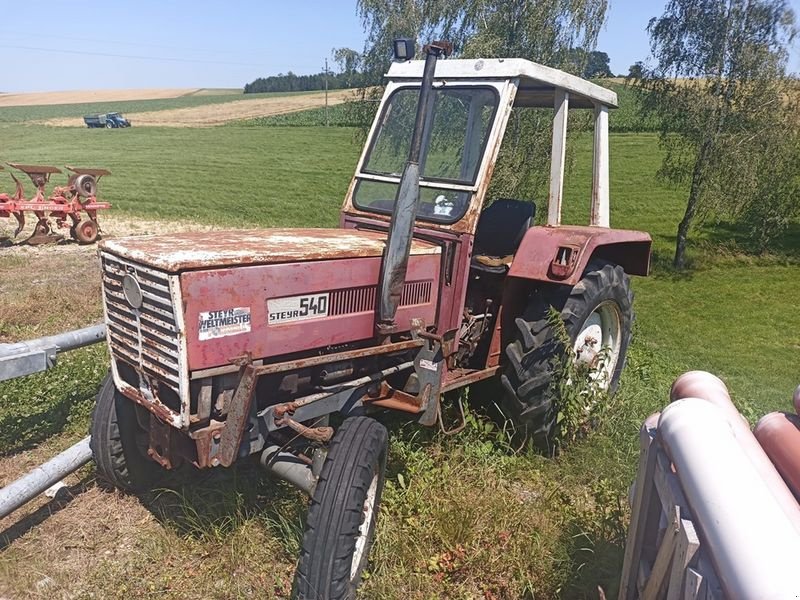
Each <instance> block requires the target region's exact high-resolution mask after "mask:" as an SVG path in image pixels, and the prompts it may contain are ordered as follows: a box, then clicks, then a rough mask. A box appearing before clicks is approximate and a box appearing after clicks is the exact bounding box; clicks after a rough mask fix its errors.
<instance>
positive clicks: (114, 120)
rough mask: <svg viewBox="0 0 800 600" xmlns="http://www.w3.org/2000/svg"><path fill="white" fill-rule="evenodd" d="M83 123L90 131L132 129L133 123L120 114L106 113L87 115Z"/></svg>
mask: <svg viewBox="0 0 800 600" xmlns="http://www.w3.org/2000/svg"><path fill="white" fill-rule="evenodd" d="M83 122H84V123H86V126H87V127H89V128H90V129H94V128H97V127H105V128H106V129H117V128H119V127H130V126H131V122H130V121H128V119H126V118H125V117H123V116H122V115H121V114H120V113H106V114H104V115H86V116H85V117H83Z"/></svg>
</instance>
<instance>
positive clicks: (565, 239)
mask: <svg viewBox="0 0 800 600" xmlns="http://www.w3.org/2000/svg"><path fill="white" fill-rule="evenodd" d="M651 244H652V240H651V238H650V236H649V235H648V234H647V233H643V232H641V231H628V230H624V229H606V228H603V227H588V226H572V225H570V226H566V225H560V226H557V227H545V226H537V227H531V228H530V229H529V230H528V232H527V233H526V234H525V237H524V238H523V239H522V244H521V245H520V247H519V250H517V253H516V254H515V255H514V262H513V263H512V265H511V269H510V270H509V272H508V275H509V277H516V278H518V279H529V280H533V281H543V282H549V283H560V284H564V285H570V286H572V285H575V284H576V283H578V281H579V280H580V278H581V277H582V276H583V272H584V270H585V269H586V266H587V265H588V264H589V261H591V260H592V259H593V258H602V259H606V260H608V261H610V262H613V263H616V264H618V265H620V266H621V267H622V268H623V269H625V272H626V273H629V274H631V275H643V276H645V275H647V274H648V272H649V270H650V246H651Z"/></svg>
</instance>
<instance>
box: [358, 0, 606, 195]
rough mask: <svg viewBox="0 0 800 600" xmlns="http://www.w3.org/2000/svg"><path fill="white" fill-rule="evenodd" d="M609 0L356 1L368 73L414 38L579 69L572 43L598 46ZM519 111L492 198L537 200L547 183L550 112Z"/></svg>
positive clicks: (469, 52) (466, 54)
mask: <svg viewBox="0 0 800 600" xmlns="http://www.w3.org/2000/svg"><path fill="white" fill-rule="evenodd" d="M607 6H608V3H607V0H552V1H549V2H532V1H530V0H470V1H469V2H452V1H445V0H358V12H359V15H360V16H361V20H362V22H363V24H364V28H365V29H366V32H367V40H366V44H365V46H366V47H365V50H364V53H363V58H364V64H363V68H364V71H365V73H367V74H372V76H373V77H374V76H375V75H376V74H380V75H382V74H383V73H386V71H387V69H388V67H389V63H390V62H391V48H392V45H391V42H392V40H393V39H395V38H398V37H410V38H413V39H416V40H420V41H421V42H423V43H425V42H427V41H430V40H435V39H444V40H448V41H451V42H453V44H454V45H455V54H456V55H457V56H458V57H461V58H475V57H484V58H491V57H521V58H527V59H530V60H533V61H536V62H539V63H543V64H546V65H549V66H553V67H557V68H563V69H564V70H568V71H571V72H573V73H578V74H580V73H581V72H582V69H583V67H580V68H576V65H575V64H574V62H573V61H571V60H570V51H571V50H572V49H574V48H589V49H591V48H594V46H595V44H596V41H597V35H598V33H599V32H600V28H601V27H602V25H603V22H604V20H605V13H606V8H607ZM524 112H525V114H524V115H523V114H515V115H514V116H513V117H512V121H511V122H510V124H509V127H508V129H507V131H506V136H505V141H504V142H503V148H502V150H501V153H500V159H499V161H498V163H497V166H496V168H495V171H494V176H493V178H492V187H491V190H490V192H489V193H490V195H492V196H495V197H497V196H501V195H505V196H510V197H533V196H535V194H536V193H537V192H541V191H542V188H543V187H544V185H546V182H547V173H548V166H549V156H550V136H549V131H550V128H551V126H552V117H551V116H548V115H547V114H546V113H545V111H524Z"/></svg>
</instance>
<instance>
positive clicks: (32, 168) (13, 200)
mask: <svg viewBox="0 0 800 600" xmlns="http://www.w3.org/2000/svg"><path fill="white" fill-rule="evenodd" d="M7 164H8V166H10V167H12V168H14V169H16V170H18V171H22V172H23V173H25V174H26V175H27V176H28V177H30V180H31V182H33V185H34V187H35V188H36V194H35V195H34V196H33V198H30V199H27V198H25V189H24V187H23V185H22V183H21V182H20V180H19V179H17V177H15V176H14V174H13V173H12V174H11V178H12V179H13V180H14V184H15V186H16V190H15V191H14V194H13V195H11V196H9V195H8V194H4V193H1V192H0V217H14V218H15V219H16V220H17V228H16V230H15V231H14V237H17V236H18V235H19V234H20V232H21V231H22V230H23V229H24V227H25V213H26V212H32V213H33V214H34V215H35V216H36V219H37V221H36V226H35V227H34V230H33V234H32V235H31V236H30V237H29V238H28V239H27V240H26V242H27V243H28V244H31V245H38V244H48V243H54V242H58V241H60V240H62V239H64V236H63V235H61V234H59V233H56V232H55V231H56V229H63V228H69V234H70V237H72V239H74V240H75V241H77V242H78V243H80V244H91V243H93V242H95V241H96V240H97V237H98V235H99V233H100V226H99V225H98V223H97V211H99V210H103V209H106V208H111V204H109V203H108V202H101V201H99V200H98V199H97V183H98V181H99V180H100V178H101V177H103V175H110V174H111V171H107V170H106V169H81V168H77V167H66V169H67V170H68V171H70V173H71V174H70V176H69V179H68V180H67V185H66V186H55V187H53V190H52V192H51V193H50V196H46V195H45V194H46V192H45V187H46V186H47V184H48V183H49V181H50V176H51V175H52V174H53V173H62V172H63V171H61V169H59V168H58V167H48V166H44V165H21V164H17V163H7ZM2 169H3V167H2V166H0V170H2Z"/></svg>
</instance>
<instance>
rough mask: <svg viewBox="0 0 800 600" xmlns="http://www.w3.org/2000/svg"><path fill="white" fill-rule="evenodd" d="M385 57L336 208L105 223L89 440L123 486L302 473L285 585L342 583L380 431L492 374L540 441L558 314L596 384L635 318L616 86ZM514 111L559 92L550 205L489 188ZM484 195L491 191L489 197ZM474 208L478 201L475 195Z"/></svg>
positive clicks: (361, 560)
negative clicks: (585, 161) (246, 223)
mask: <svg viewBox="0 0 800 600" xmlns="http://www.w3.org/2000/svg"><path fill="white" fill-rule="evenodd" d="M424 53H425V56H426V58H425V60H424V61H413V60H412V61H407V60H404V59H407V58H409V57H411V56H413V54H414V51H413V48H412V47H411V44H410V42H408V41H398V42H397V43H396V45H395V55H396V57H397V58H398V59H403V60H402V61H401V62H396V63H395V64H393V65H392V67H391V68H390V69H389V73H388V80H389V81H388V83H387V85H386V89H385V93H384V96H383V99H382V100H381V103H380V107H379V109H378V113H377V116H376V118H375V121H374V123H373V125H372V129H371V131H370V133H369V137H368V139H367V143H366V146H365V148H364V151H363V153H362V155H361V158H360V159H359V161H358V165H357V167H356V173H355V176H354V177H353V179H352V182H351V184H350V187H349V189H348V191H347V195H346V197H345V199H344V206H343V208H342V211H341V219H340V226H339V228H336V229H266V230H261V231H254V230H246V231H229V232H215V233H214V235H213V236H209V235H208V234H206V233H184V234H169V235H155V236H141V237H135V238H128V239H116V240H109V241H105V242H103V243H102V245H101V247H100V257H101V260H102V268H103V290H104V291H103V299H104V310H105V319H106V324H107V336H108V344H109V349H110V355H111V374H110V376H109V377H108V378H107V379H106V381H105V383H104V384H103V387H102V389H101V391H100V393H99V396H98V401H97V407H96V410H95V414H94V418H93V424H92V449H93V452H94V456H95V460H96V463H97V468H98V471H99V473H100V475H101V476H102V477H104V478H105V479H106V480H108V481H109V482H111V483H112V484H114V485H116V486H118V487H120V488H123V489H128V490H136V489H142V488H147V487H148V486H151V485H153V482H154V481H156V479H157V478H159V477H160V476H161V475H163V474H164V473H165V470H167V469H172V468H175V467H176V466H178V465H179V464H181V463H185V462H188V463H191V464H193V465H194V466H195V467H197V468H208V467H217V466H224V467H228V466H231V465H232V464H233V463H234V462H235V461H237V460H238V459H242V458H245V457H247V456H250V455H256V456H258V457H259V459H260V462H261V464H262V465H264V466H265V467H266V468H267V469H269V470H271V471H272V472H274V473H276V474H278V475H279V476H281V477H283V478H285V479H287V480H288V481H290V482H292V483H293V484H295V485H296V486H298V487H299V488H301V489H303V490H305V491H306V492H308V493H309V494H310V495H311V496H312V498H313V501H312V503H311V507H310V510H309V515H308V520H307V526H306V532H305V536H304V538H303V542H302V550H301V556H300V559H299V563H298V568H297V574H296V577H295V587H294V595H295V597H296V598H352V597H353V595H354V594H355V589H356V586H357V585H358V583H359V580H360V578H361V574H362V571H363V569H364V567H365V565H366V564H367V558H368V553H369V548H370V544H371V542H372V538H373V533H374V530H375V522H376V518H377V515H378V508H379V505H380V499H381V491H382V489H383V485H384V469H385V463H386V455H387V440H388V436H387V431H386V429H385V428H384V426H383V425H382V424H380V423H379V422H378V421H377V420H375V419H374V418H372V416H370V415H375V414H376V413H380V412H381V411H385V410H394V411H400V412H403V413H406V414H407V415H410V416H412V417H413V418H415V419H417V420H418V421H419V422H420V423H421V424H423V425H427V426H434V425H436V424H437V423H438V424H439V426H440V427H442V428H443V429H444V428H445V423H444V422H443V418H442V412H443V406H442V403H443V402H451V401H453V400H451V398H452V395H450V394H448V395H445V393H446V392H450V391H453V390H458V389H460V388H464V387H466V386H468V385H471V384H474V383H477V382H480V381H484V380H487V381H488V380H495V381H497V382H498V383H499V386H498V387H499V389H501V390H502V392H500V393H499V397H497V398H492V400H496V401H497V403H498V404H499V405H500V406H501V407H502V408H503V409H504V411H505V412H506V413H507V415H508V417H510V419H512V420H513V422H514V423H515V424H516V425H517V428H518V430H519V431H520V432H521V433H523V434H527V436H528V437H529V438H530V439H531V440H532V442H533V443H534V444H537V445H539V446H541V447H547V446H548V445H549V444H550V443H552V436H553V433H554V431H555V427H556V417H557V412H558V409H557V406H556V405H555V403H554V398H553V395H552V394H553V393H552V390H551V386H550V382H551V380H552V378H553V376H554V375H555V362H556V361H555V358H556V355H557V354H560V352H561V350H560V346H559V343H558V342H557V341H556V339H555V338H554V332H553V330H552V327H551V325H550V321H549V320H548V313H549V308H550V307H551V306H553V307H555V308H556V309H557V310H558V311H560V313H561V315H562V317H563V320H564V323H565V325H566V330H567V332H568V334H569V336H570V339H571V343H572V344H573V348H574V350H575V353H576V355H577V357H578V358H577V360H579V361H581V362H582V363H585V365H586V366H587V367H588V369H589V370H590V371H591V372H592V378H593V379H594V381H596V382H597V384H598V385H601V386H603V387H605V388H608V389H610V390H613V389H614V388H615V387H616V385H617V383H618V381H619V377H620V372H621V371H622V368H623V365H624V364H625V357H626V353H627V350H628V343H629V341H630V338H631V323H632V319H633V314H632V306H631V304H632V294H631V290H630V286H629V280H628V275H629V274H634V275H647V273H648V269H649V260H650V245H651V239H650V236H649V235H647V234H646V233H642V232H638V231H624V230H615V229H610V228H609V174H608V168H609V164H608V159H609V155H608V110H609V108H612V107H615V106H616V104H617V96H616V94H615V93H614V92H612V91H609V90H607V89H604V88H602V87H599V86H597V85H595V84H593V83H590V82H588V81H585V80H582V79H580V78H578V77H575V76H573V75H569V74H567V73H564V72H561V71H558V70H556V69H552V68H549V67H545V66H542V65H538V64H535V63H532V62H530V61H527V60H522V59H481V60H447V61H441V62H438V59H439V58H440V57H442V56H447V55H449V53H450V45H449V44H447V43H443V42H435V43H432V44H429V45H427V46H425V48H424ZM512 108H542V109H547V110H553V109H555V110H554V113H553V114H554V120H553V152H552V164H551V171H550V172H551V180H550V195H549V202H548V207H547V219H546V224H545V225H541V226H531V224H532V220H533V217H534V205H533V203H531V202H526V201H523V200H519V199H510V198H495V199H489V198H487V188H488V186H489V180H490V177H491V174H492V172H493V170H494V166H495V163H496V161H497V157H498V153H499V151H500V145H501V142H502V139H503V135H504V132H505V129H506V124H507V123H508V120H509V117H510V115H511V111H512ZM569 108H577V109H581V108H584V109H589V110H592V111H593V115H594V124H595V135H594V175H593V183H592V193H591V198H590V199H587V200H590V203H591V210H590V215H591V217H590V222H589V225H588V226H575V225H569V226H568V225H562V224H561V204H562V187H563V179H564V162H565V161H564V158H565V148H564V144H565V140H566V127H567V111H568V109H569ZM490 200H493V201H491V203H490ZM487 205H488V206H487Z"/></svg>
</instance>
